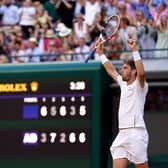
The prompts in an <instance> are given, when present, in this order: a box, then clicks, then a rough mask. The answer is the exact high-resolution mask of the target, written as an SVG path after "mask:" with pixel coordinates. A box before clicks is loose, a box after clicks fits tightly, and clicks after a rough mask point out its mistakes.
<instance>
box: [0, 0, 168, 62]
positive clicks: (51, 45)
mask: <svg viewBox="0 0 168 168" xmlns="http://www.w3.org/2000/svg"><path fill="white" fill-rule="evenodd" d="M112 14H117V15H119V16H120V18H121V23H120V28H119V31H118V33H117V35H116V38H113V39H112V40H109V41H108V42H106V43H105V47H104V50H105V52H106V53H107V56H108V58H109V59H123V58H125V57H129V54H127V52H128V51H129V48H128V46H127V38H128V37H131V38H133V39H135V40H136V41H137V43H138V46H139V49H140V51H141V55H142V57H143V58H144V59H149V58H150V59H151V58H161V57H167V58H168V0H40V1H36V0H35V1H31V0H23V1H20V0H0V63H7V62H12V63H27V62H44V61H73V60H75V61H84V60H85V59H86V57H87V55H88V52H89V51H90V49H91V48H92V47H93V46H94V42H95V40H96V39H97V38H98V36H99V34H100V32H102V30H103V29H104V20H105V17H108V16H110V15H112ZM94 59H95V60H97V59H98V58H97V56H96V55H95V57H94Z"/></svg>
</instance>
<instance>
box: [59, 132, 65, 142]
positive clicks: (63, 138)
mask: <svg viewBox="0 0 168 168" xmlns="http://www.w3.org/2000/svg"><path fill="white" fill-rule="evenodd" d="M60 143H66V134H65V133H64V132H62V133H60Z"/></svg>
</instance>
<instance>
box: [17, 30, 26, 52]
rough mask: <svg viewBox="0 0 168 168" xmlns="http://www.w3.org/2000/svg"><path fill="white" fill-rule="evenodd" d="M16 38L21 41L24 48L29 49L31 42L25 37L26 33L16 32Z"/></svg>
mask: <svg viewBox="0 0 168 168" xmlns="http://www.w3.org/2000/svg"><path fill="white" fill-rule="evenodd" d="M16 40H17V41H19V42H20V45H21V46H20V47H21V49H22V50H26V49H28V46H29V42H28V40H26V39H24V35H23V32H22V31H18V32H16Z"/></svg>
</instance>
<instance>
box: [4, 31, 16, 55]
mask: <svg viewBox="0 0 168 168" xmlns="http://www.w3.org/2000/svg"><path fill="white" fill-rule="evenodd" d="M7 38H8V43H7V45H6V46H7V50H6V53H8V54H10V53H11V52H12V50H14V46H15V43H16V33H15V32H12V31H11V32H10V33H9V34H8V36H7ZM4 45H5V44H4Z"/></svg>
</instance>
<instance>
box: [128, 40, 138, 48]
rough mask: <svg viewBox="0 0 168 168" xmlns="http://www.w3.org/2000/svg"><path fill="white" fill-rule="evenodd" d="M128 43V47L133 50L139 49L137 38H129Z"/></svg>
mask: <svg viewBox="0 0 168 168" xmlns="http://www.w3.org/2000/svg"><path fill="white" fill-rule="evenodd" d="M127 44H128V47H129V48H130V49H131V50H132V51H137V43H136V41H135V40H133V39H131V38H129V39H128V40H127Z"/></svg>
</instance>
